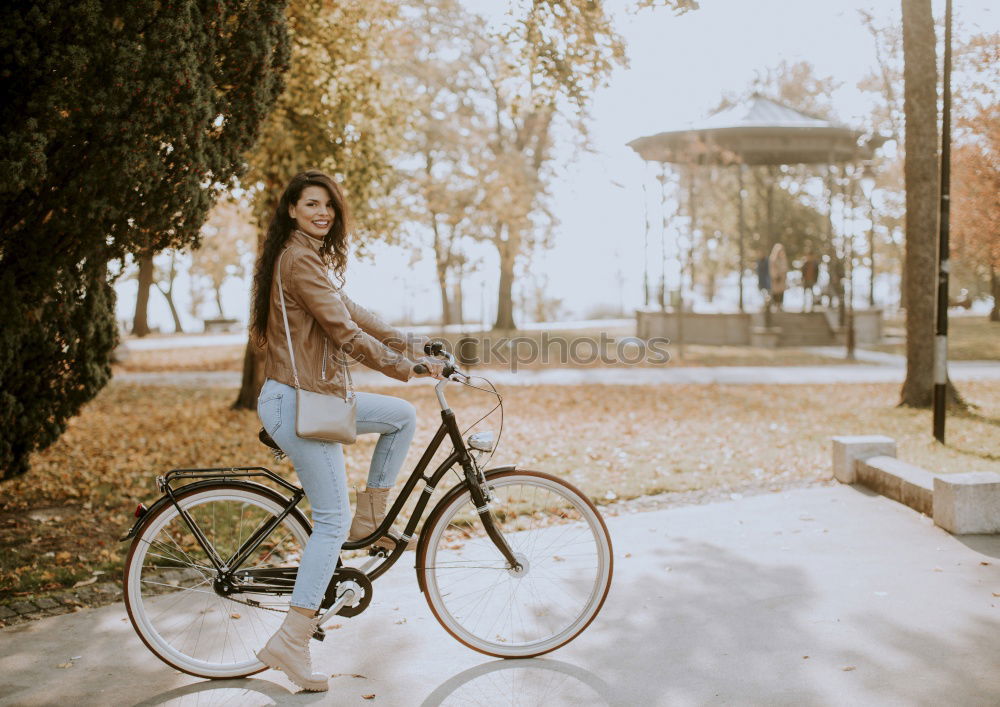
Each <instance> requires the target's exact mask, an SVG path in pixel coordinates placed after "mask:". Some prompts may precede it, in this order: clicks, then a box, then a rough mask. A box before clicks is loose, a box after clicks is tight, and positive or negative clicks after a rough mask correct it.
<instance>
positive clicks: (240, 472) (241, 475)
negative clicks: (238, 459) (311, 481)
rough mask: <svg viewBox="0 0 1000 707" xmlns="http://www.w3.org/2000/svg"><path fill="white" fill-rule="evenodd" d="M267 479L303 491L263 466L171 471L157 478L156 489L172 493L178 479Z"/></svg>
mask: <svg viewBox="0 0 1000 707" xmlns="http://www.w3.org/2000/svg"><path fill="white" fill-rule="evenodd" d="M254 477H257V478H265V479H268V480H270V481H273V482H274V483H276V484H278V485H279V486H281V487H283V488H285V489H287V490H289V491H291V492H293V493H301V491H302V489H301V488H299V487H298V486H296V485H295V484H292V483H289V482H288V481H285V480H284V479H283V478H281V477H280V476H278V475H277V474H275V473H274V472H273V471H271V470H270V469H266V468H264V467H262V466H231V467H213V468H206V469H171V470H170V471H168V472H167V473H166V474H165V475H163V476H157V477H156V487H157V488H158V489H159V490H160V493H168V492H169V491H172V489H170V488H169V486H170V482H172V481H175V480H177V479H249V478H254Z"/></svg>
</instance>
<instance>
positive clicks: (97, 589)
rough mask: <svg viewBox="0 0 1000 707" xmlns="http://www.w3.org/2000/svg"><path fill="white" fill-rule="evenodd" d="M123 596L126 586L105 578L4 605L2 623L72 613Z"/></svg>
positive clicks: (6, 624) (22, 621)
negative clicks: (94, 582) (97, 581)
mask: <svg viewBox="0 0 1000 707" xmlns="http://www.w3.org/2000/svg"><path fill="white" fill-rule="evenodd" d="M121 599H122V590H121V586H120V585H119V584H118V583H117V582H101V583H100V584H94V585H91V586H89V587H80V588H78V589H64V590H62V591H58V592H53V593H50V594H46V595H45V596H40V597H31V598H30V599H29V598H25V599H21V600H19V601H14V602H11V603H9V604H5V605H0V627H5V626H16V625H17V624H22V623H27V622H28V621H36V620H38V619H44V618H46V617H49V616H59V615H60V614H70V613H72V612H74V611H79V610H80V609H84V608H90V607H97V606H104V605H105V604H112V603H114V602H116V601H121Z"/></svg>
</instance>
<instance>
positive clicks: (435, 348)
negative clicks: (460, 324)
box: [424, 341, 444, 356]
mask: <svg viewBox="0 0 1000 707" xmlns="http://www.w3.org/2000/svg"><path fill="white" fill-rule="evenodd" d="M442 351H444V344H442V343H441V342H440V341H428V342H427V343H426V344H424V353H425V354H427V355H428V356H440V355H441V352H442Z"/></svg>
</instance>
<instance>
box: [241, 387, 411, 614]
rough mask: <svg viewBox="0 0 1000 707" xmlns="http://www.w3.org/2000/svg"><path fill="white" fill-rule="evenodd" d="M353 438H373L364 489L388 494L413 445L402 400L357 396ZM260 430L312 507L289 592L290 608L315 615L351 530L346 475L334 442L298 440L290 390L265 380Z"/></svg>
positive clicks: (406, 405)
mask: <svg viewBox="0 0 1000 707" xmlns="http://www.w3.org/2000/svg"><path fill="white" fill-rule="evenodd" d="M357 396H358V397H357V425H358V434H359V435H360V434H374V433H378V434H379V435H380V436H379V440H378V443H377V444H376V445H375V453H374V454H373V455H372V461H371V465H370V466H369V468H368V487H369V488H390V487H391V486H392V485H393V483H394V482H395V481H396V476H397V475H398V474H399V470H400V469H401V468H402V466H403V460H404V459H405V458H406V452H407V450H408V449H409V448H410V442H411V441H413V431H414V429H415V428H416V422H417V413H416V411H415V410H414V409H413V405H411V404H410V403H409V402H407V401H406V400H402V399H400V398H393V397H390V396H388V395H378V394H376V393H357ZM257 415H258V416H259V417H260V421H261V423H262V424H263V425H264V429H265V430H267V433H268V434H269V435H271V438H272V439H274V441H275V442H277V443H278V446H279V447H281V449H282V450H283V451H284V452H285V454H287V455H288V458H289V459H291V460H292V464H294V465H295V473H296V474H298V476H299V482H300V483H301V484H302V488H303V489H305V492H306V498H308V499H309V505H311V506H312V521H313V532H312V535H311V536H309V541H308V542H307V543H306V549H305V551H304V552H303V554H302V562H301V564H300V565H299V571H298V575H297V577H296V579H295V588H294V589H293V591H292V600H291V603H292V606H298V607H301V608H303V609H318V608H319V605H320V602H321V601H322V599H323V595H324V594H325V593H326V588H327V585H329V584H330V578H331V577H332V576H333V573H334V571H335V570H336V569H337V559H338V557H339V556H340V547H341V545H343V544H344V541H345V540H346V539H347V533H348V531H349V530H350V527H351V504H350V501H349V500H348V497H347V469H346V467H345V465H344V450H343V448H342V447H341V445H340V443H339V442H322V441H320V440H315V439H303V438H301V437H299V436H298V435H296V434H295V388H293V387H292V386H290V385H285V384H284V383H279V382H278V381H275V380H271V379H270V378H269V379H267V380H266V381H264V387H263V388H261V391H260V395H259V396H258V398H257Z"/></svg>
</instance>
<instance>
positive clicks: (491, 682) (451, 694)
mask: <svg viewBox="0 0 1000 707" xmlns="http://www.w3.org/2000/svg"><path fill="white" fill-rule="evenodd" d="M611 695H612V693H611V688H610V687H609V686H608V684H607V683H605V682H604V681H603V680H602V679H601V678H599V677H597V676H596V675H595V674H594V673H592V672H590V671H589V670H586V669H584V668H581V667H579V666H576V665H572V664H570V663H564V662H562V661H558V660H550V659H548V658H530V659H527V660H495V661H492V662H490V663H483V664H482V665H477V666H475V667H473V668H469V669H468V670H464V671H462V672H461V673H459V674H458V675H455V676H454V677H451V678H449V679H448V680H446V681H445V682H444V683H442V684H441V685H440V686H439V687H438V688H437V689H436V690H434V692H432V693H431V694H430V695H429V696H428V697H427V699H425V700H424V701H423V703H421V705H422V707H438V706H439V705H455V706H456V707H457V706H458V705H470V704H501V705H507V704H511V705H513V704H516V705H552V704H573V705H611V704H613V703H614V702H613V700H612V697H611Z"/></svg>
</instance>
